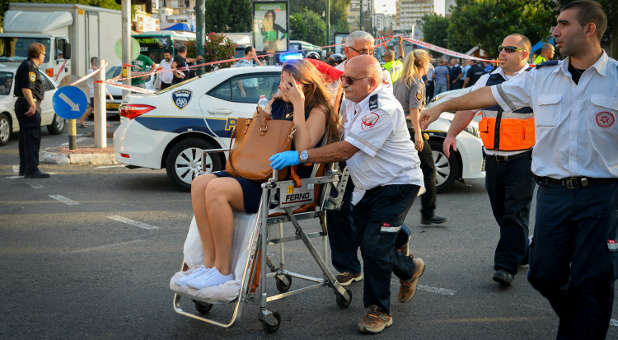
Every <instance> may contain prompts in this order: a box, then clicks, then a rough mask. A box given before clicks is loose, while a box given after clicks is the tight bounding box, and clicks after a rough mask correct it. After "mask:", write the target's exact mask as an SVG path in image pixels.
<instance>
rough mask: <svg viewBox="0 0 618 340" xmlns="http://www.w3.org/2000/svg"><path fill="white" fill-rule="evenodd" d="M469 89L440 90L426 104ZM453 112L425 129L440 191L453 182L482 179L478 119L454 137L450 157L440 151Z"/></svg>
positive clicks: (448, 98)
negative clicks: (455, 141) (455, 144)
mask: <svg viewBox="0 0 618 340" xmlns="http://www.w3.org/2000/svg"><path fill="white" fill-rule="evenodd" d="M469 91H470V88H465V89H459V90H453V91H447V92H444V93H440V94H439V95H438V96H436V97H435V98H433V100H432V101H431V102H430V103H429V104H428V105H427V107H432V106H434V105H436V104H439V103H441V102H444V101H447V100H450V99H452V98H455V97H459V96H463V95H464V94H466V93H468V92H469ZM454 117H455V114H454V113H449V112H445V113H443V114H442V115H441V116H440V118H438V120H436V121H435V122H433V123H431V124H430V125H429V127H428V128H427V131H426V132H427V133H428V134H429V144H430V145H431V150H432V152H433V158H434V162H435V166H436V180H437V189H438V191H439V192H443V191H445V190H447V189H448V188H449V186H450V185H451V184H452V183H453V182H454V181H455V180H458V181H461V182H463V181H464V180H466V179H479V178H485V163H484V161H483V141H482V140H481V135H480V133H479V126H478V119H474V120H472V121H471V122H470V124H469V125H468V126H467V127H466V128H465V129H464V131H462V132H461V133H460V134H459V135H458V136H457V151H454V152H453V151H452V152H451V153H450V154H451V155H450V157H446V154H445V153H444V152H443V151H442V142H443V141H444V138H446V133H447V132H448V129H449V127H450V126H451V122H452V121H453V118H454Z"/></svg>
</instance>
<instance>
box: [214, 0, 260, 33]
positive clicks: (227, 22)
mask: <svg viewBox="0 0 618 340" xmlns="http://www.w3.org/2000/svg"><path fill="white" fill-rule="evenodd" d="M251 3H252V1H251V0H206V1H205V6H204V7H205V9H206V14H205V16H204V21H205V23H206V24H205V26H206V32H249V31H251V20H252V18H251V14H250V13H252V10H253V8H252V6H251Z"/></svg>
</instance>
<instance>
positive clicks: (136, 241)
mask: <svg viewBox="0 0 618 340" xmlns="http://www.w3.org/2000/svg"><path fill="white" fill-rule="evenodd" d="M142 241H144V240H141V239H140V240H133V241H126V242H118V243H111V244H104V245H101V246H96V247H90V248H82V249H76V250H72V251H69V252H68V253H69V254H79V253H88V252H91V251H97V250H106V249H110V248H117V247H122V246H128V245H131V244H135V243H139V242H142Z"/></svg>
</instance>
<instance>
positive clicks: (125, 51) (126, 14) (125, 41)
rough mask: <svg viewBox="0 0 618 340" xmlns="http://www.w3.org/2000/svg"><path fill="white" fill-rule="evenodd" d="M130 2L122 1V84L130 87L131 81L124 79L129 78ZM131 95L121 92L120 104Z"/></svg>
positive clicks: (130, 51) (127, 91)
mask: <svg viewBox="0 0 618 340" xmlns="http://www.w3.org/2000/svg"><path fill="white" fill-rule="evenodd" d="M132 52H133V50H132V49H131V0H122V77H123V78H125V79H124V80H123V81H122V83H123V84H125V85H127V86H130V85H131V79H126V78H127V77H130V76H131V66H130V65H131V62H132V60H131V55H132ZM129 94H131V91H129V90H122V102H123V103H124V102H125V101H126V99H127V96H128V95H129Z"/></svg>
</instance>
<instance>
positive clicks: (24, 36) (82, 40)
mask: <svg viewBox="0 0 618 340" xmlns="http://www.w3.org/2000/svg"><path fill="white" fill-rule="evenodd" d="M3 25H4V33H1V34H0V62H4V63H8V62H11V63H17V64H19V63H20V62H21V61H23V60H24V59H26V58H27V57H28V55H27V53H28V46H30V44H31V43H32V42H34V41H37V42H40V43H42V44H43V45H45V48H46V51H47V55H46V56H45V61H44V62H43V64H42V65H41V66H40V67H39V68H40V70H41V71H43V72H44V73H45V74H47V75H48V76H49V77H50V78H52V79H53V80H54V81H55V82H57V83H59V82H60V81H61V80H62V78H64V76H65V75H69V74H73V75H76V76H77V75H84V74H86V72H87V70H88V68H89V67H90V58H91V57H99V58H101V59H105V60H107V61H108V62H109V63H110V64H111V65H116V64H120V63H121V60H120V58H119V57H118V56H117V55H116V52H115V49H114V46H115V44H116V42H117V41H119V40H120V39H121V37H122V31H121V12H120V11H116V10H111V9H106V8H100V7H93V6H83V5H75V4H55V3H20V2H11V3H9V10H8V11H6V12H5V13H4V24H3Z"/></svg>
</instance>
